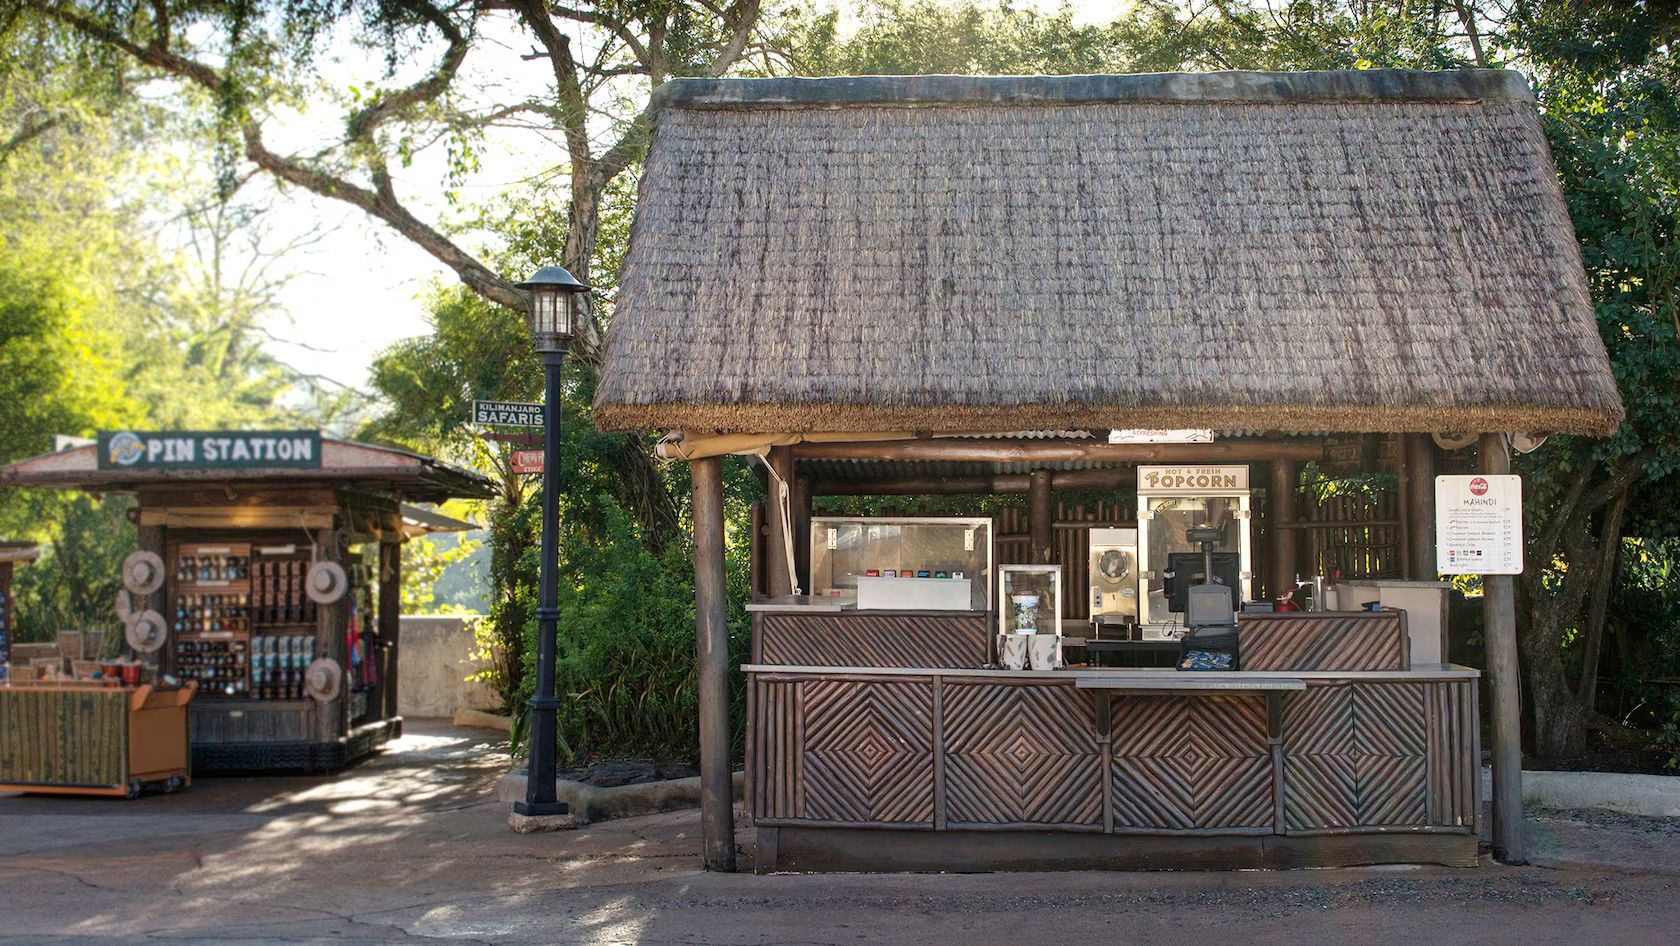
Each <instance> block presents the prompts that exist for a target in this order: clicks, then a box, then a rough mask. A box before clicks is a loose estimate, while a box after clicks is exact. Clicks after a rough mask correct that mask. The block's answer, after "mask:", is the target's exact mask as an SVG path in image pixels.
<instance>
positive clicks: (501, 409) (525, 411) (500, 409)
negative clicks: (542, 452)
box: [473, 401, 547, 427]
mask: <svg viewBox="0 0 1680 946" xmlns="http://www.w3.org/2000/svg"><path fill="white" fill-rule="evenodd" d="M546 416H547V415H546V412H545V411H544V410H543V406H542V405H541V404H522V403H519V402H517V401H474V402H473V423H475V424H488V425H503V426H509V427H541V426H543V423H544V419H545V417H546Z"/></svg>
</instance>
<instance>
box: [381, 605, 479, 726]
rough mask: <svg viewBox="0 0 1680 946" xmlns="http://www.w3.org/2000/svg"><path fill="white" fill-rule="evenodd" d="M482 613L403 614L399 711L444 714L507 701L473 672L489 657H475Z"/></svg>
mask: <svg viewBox="0 0 1680 946" xmlns="http://www.w3.org/2000/svg"><path fill="white" fill-rule="evenodd" d="M479 620H480V618H479V616H478V615H476V614H467V615H443V616H435V617H434V616H426V617H419V616H413V615H407V614H405V615H403V616H402V637H401V640H402V645H401V654H402V656H401V657H400V658H399V659H400V664H399V668H398V684H397V712H398V713H400V714H401V715H403V716H405V717H409V718H419V717H428V716H429V717H444V718H449V717H452V716H454V715H455V711H456V710H459V709H495V708H496V706H497V705H498V704H499V703H500V702H501V700H499V699H498V698H497V696H496V692H495V691H494V690H492V689H491V688H490V687H489V686H487V685H486V684H483V683H469V682H467V679H466V678H467V675H468V674H471V673H473V672H474V671H476V670H478V669H480V668H481V667H482V666H483V661H475V660H473V659H472V658H471V654H472V652H473V626H474V625H475V624H477V623H478V621H479Z"/></svg>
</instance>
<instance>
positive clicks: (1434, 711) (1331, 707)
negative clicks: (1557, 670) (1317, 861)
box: [1283, 681, 1476, 831]
mask: <svg viewBox="0 0 1680 946" xmlns="http://www.w3.org/2000/svg"><path fill="white" fill-rule="evenodd" d="M1466 690H1472V687H1471V686H1470V685H1468V684H1466V683H1462V682H1452V681H1446V682H1431V683H1356V684H1343V685H1339V686H1327V687H1314V688H1311V689H1308V690H1307V691H1305V692H1303V693H1290V694H1286V695H1285V696H1284V701H1283V744H1284V747H1285V750H1284V752H1285V762H1284V778H1283V784H1284V811H1285V820H1286V822H1287V827H1288V828H1289V829H1290V830H1291V831H1311V830H1325V829H1331V828H1351V827H1403V826H1419V825H1436V826H1443V827H1465V826H1473V825H1474V823H1475V820H1474V819H1475V815H1474V812H1473V807H1474V782H1473V779H1474V777H1475V774H1474V768H1475V765H1474V759H1473V758H1470V756H1472V755H1473V750H1472V749H1471V747H1472V746H1473V744H1474V742H1473V738H1472V737H1471V736H1470V734H1469V733H1467V732H1466V731H1465V728H1464V727H1465V726H1466V725H1467V726H1471V727H1473V726H1475V725H1476V722H1475V717H1474V715H1468V716H1466V715H1462V714H1464V713H1465V711H1466V710H1468V711H1469V712H1470V713H1472V714H1473V712H1474V705H1473V703H1474V693H1473V692H1470V693H1469V694H1468V699H1469V701H1470V704H1471V705H1469V706H1468V707H1467V706H1466V704H1465V701H1466V696H1467V694H1466V692H1465V691H1466Z"/></svg>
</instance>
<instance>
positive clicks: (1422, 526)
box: [1400, 434, 1440, 581]
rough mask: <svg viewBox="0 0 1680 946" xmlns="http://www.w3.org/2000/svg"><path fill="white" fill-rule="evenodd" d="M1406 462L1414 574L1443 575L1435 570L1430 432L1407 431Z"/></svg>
mask: <svg viewBox="0 0 1680 946" xmlns="http://www.w3.org/2000/svg"><path fill="white" fill-rule="evenodd" d="M1404 447H1405V451H1406V466H1407V467H1408V468H1409V469H1410V472H1411V478H1410V480H1409V482H1408V483H1407V487H1408V492H1409V494H1410V495H1409V498H1404V508H1403V511H1402V512H1401V514H1400V515H1401V518H1403V519H1407V520H1409V521H1410V522H1411V528H1410V530H1409V531H1410V533H1411V551H1412V563H1411V574H1410V575H1408V576H1407V577H1409V578H1414V579H1417V580H1419V581H1434V580H1435V579H1437V578H1439V577H1440V573H1439V572H1437V571H1436V570H1435V441H1434V440H1433V439H1431V438H1430V436H1429V435H1428V434H1407V435H1406V440H1405V444H1404Z"/></svg>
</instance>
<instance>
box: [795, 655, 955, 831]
mask: <svg viewBox="0 0 1680 946" xmlns="http://www.w3.org/2000/svg"><path fill="white" fill-rule="evenodd" d="M799 688H800V694H801V697H802V703H803V707H802V709H803V716H804V723H803V731H802V736H803V745H802V749H801V750H800V751H801V759H800V768H801V773H802V778H801V792H800V795H801V797H800V801H799V804H798V806H797V810H798V812H799V815H798V817H802V818H810V819H813V820H817V821H837V822H892V823H900V824H918V825H925V826H927V827H932V825H933V682H932V681H931V680H926V679H923V680H909V681H904V682H899V681H890V682H889V681H856V680H805V681H803V682H801V683H800V684H799Z"/></svg>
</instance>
